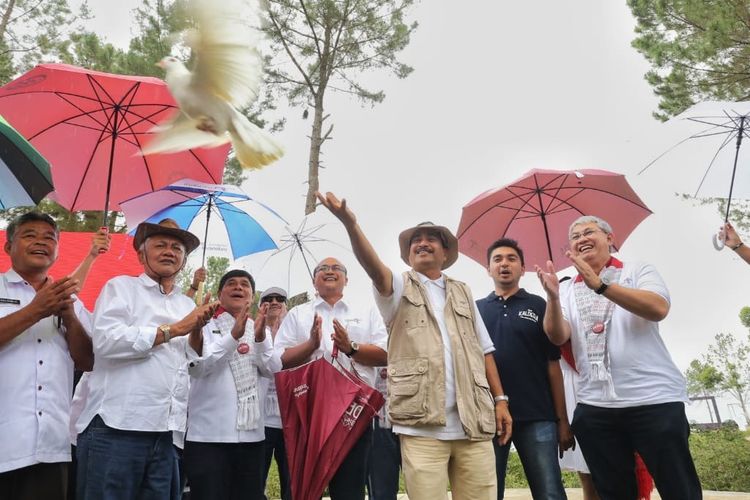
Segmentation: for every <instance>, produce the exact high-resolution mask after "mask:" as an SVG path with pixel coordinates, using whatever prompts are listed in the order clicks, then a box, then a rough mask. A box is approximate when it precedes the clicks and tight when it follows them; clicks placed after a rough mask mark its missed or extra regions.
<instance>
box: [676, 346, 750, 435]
mask: <svg viewBox="0 0 750 500" xmlns="http://www.w3.org/2000/svg"><path fill="white" fill-rule="evenodd" d="M685 376H686V377H687V379H688V390H690V391H692V392H693V393H698V394H703V393H705V392H718V393H726V394H729V395H730V396H731V397H732V398H734V399H735V400H736V401H737V403H739V406H740V408H741V409H742V412H743V415H744V417H745V422H746V425H750V411H749V408H748V397H750V337H748V338H747V339H745V340H741V339H737V338H735V337H734V336H733V335H731V334H728V333H719V334H717V335H716V337H715V338H714V342H713V343H712V344H711V345H709V346H708V351H707V353H706V354H704V355H703V356H702V359H701V360H697V359H696V360H693V361H692V362H691V363H690V368H688V370H687V372H686V373H685Z"/></svg>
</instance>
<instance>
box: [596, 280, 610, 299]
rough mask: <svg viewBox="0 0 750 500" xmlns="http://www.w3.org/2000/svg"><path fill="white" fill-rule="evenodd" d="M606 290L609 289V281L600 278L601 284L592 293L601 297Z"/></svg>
mask: <svg viewBox="0 0 750 500" xmlns="http://www.w3.org/2000/svg"><path fill="white" fill-rule="evenodd" d="M607 288H609V280H608V279H607V278H602V284H601V285H599V288H597V289H596V290H594V293H596V294H597V295H601V294H603V293H604V292H605V291H606V290H607Z"/></svg>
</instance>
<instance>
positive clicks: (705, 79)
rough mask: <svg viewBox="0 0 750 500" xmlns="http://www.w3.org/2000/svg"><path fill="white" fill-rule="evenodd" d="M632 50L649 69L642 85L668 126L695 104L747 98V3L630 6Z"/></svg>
mask: <svg viewBox="0 0 750 500" xmlns="http://www.w3.org/2000/svg"><path fill="white" fill-rule="evenodd" d="M628 5H629V6H630V9H631V11H632V12H633V16H634V17H635V19H636V21H637V26H636V33H637V37H636V38H635V40H634V41H633V47H635V48H636V50H638V51H639V52H640V53H641V54H643V55H644V56H645V57H646V59H647V60H648V61H649V63H651V70H650V71H649V72H648V73H647V74H646V80H647V81H648V83H649V84H650V85H651V86H652V87H653V88H654V92H655V93H656V95H658V96H659V97H660V99H661V100H660V102H659V111H658V112H655V113H654V116H655V117H656V118H658V119H661V120H666V119H668V118H669V117H671V116H674V115H676V114H679V113H680V112H682V111H683V110H685V109H686V108H687V107H689V106H690V105H692V104H693V103H695V102H698V101H702V100H706V99H716V100H747V99H748V98H750V65H749V64H748V61H749V60H750V24H749V23H748V18H750V4H749V3H748V2H747V0H738V1H731V2H727V1H717V0H628Z"/></svg>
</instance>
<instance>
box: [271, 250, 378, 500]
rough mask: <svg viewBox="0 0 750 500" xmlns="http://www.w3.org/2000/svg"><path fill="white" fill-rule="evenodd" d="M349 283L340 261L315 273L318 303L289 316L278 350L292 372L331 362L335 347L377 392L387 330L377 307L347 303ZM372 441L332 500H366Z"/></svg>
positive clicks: (347, 468) (344, 472) (346, 464)
mask: <svg viewBox="0 0 750 500" xmlns="http://www.w3.org/2000/svg"><path fill="white" fill-rule="evenodd" d="M347 282H348V278H347V272H346V268H345V267H344V265H343V264H342V263H341V262H340V261H339V260H337V259H334V258H332V257H328V258H326V259H323V260H322V261H320V263H318V265H317V266H315V270H314V271H313V285H314V286H315V291H316V292H317V295H316V297H315V299H313V300H312V301H311V302H308V303H307V304H302V305H300V306H297V307H295V308H294V309H292V310H291V311H290V312H289V314H287V315H286V318H284V321H283V322H282V324H281V328H279V333H278V335H277V336H276V342H275V349H276V350H277V351H278V352H280V353H282V354H281V362H282V364H283V366H284V368H293V367H295V366H299V365H301V364H304V363H307V362H308V361H311V360H313V359H315V358H319V357H320V356H325V357H326V358H329V359H330V357H331V353H332V351H333V348H334V346H335V347H336V348H337V349H338V351H339V354H338V360H339V362H340V363H341V364H342V365H344V367H346V368H350V369H352V370H353V371H356V372H357V373H358V374H359V375H360V376H361V377H362V379H363V380H364V381H365V382H366V383H368V384H369V385H370V386H374V385H375V368H374V367H375V366H382V365H385V364H386V362H387V355H386V351H385V348H386V339H387V334H386V330H385V325H384V324H383V320H382V318H381V317H380V314H378V311H377V310H376V309H375V308H374V307H372V306H369V307H357V306H355V304H353V303H352V302H350V301H348V300H344V287H345V286H346V284H347ZM371 439H372V430H371V429H368V430H367V431H366V432H365V433H364V434H363V435H362V437H360V438H359V440H358V441H357V443H356V444H355V445H354V447H353V448H352V449H351V451H349V454H348V455H347V456H346V458H345V459H344V461H343V463H342V464H341V466H340V467H339V468H338V470H337V471H336V474H335V475H334V476H333V479H331V481H330V483H329V484H328V490H329V492H330V494H331V499H332V500H337V499H339V500H355V499H358V498H359V499H364V497H365V482H366V481H367V455H368V452H369V447H370V441H371Z"/></svg>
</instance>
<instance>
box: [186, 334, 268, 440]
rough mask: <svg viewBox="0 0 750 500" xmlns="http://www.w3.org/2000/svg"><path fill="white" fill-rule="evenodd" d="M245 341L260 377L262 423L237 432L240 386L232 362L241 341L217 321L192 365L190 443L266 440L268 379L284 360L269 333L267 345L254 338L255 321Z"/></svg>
mask: <svg viewBox="0 0 750 500" xmlns="http://www.w3.org/2000/svg"><path fill="white" fill-rule="evenodd" d="M245 331H246V333H245V336H244V337H243V338H242V339H241V341H242V342H246V343H247V344H248V346H249V347H250V351H249V352H248V353H247V354H243V356H249V357H250V361H251V363H252V364H253V365H254V366H255V367H256V369H257V373H258V375H259V377H258V387H259V390H258V401H259V403H258V404H259V406H260V421H259V423H258V427H256V428H255V429H252V430H247V431H240V430H237V386H236V385H235V382H234V376H233V375H232V369H231V367H230V366H229V360H230V359H231V358H232V355H233V354H234V352H235V351H236V350H237V346H239V344H240V342H239V341H237V340H235V338H234V337H232V335H231V334H230V333H229V332H226V333H224V334H222V332H221V331H220V330H219V328H218V326H217V325H216V323H214V321H213V320H211V321H209V323H208V324H207V325H206V326H205V327H204V328H203V355H202V356H201V357H200V358H199V359H194V360H192V361H191V362H190V363H189V365H188V366H189V368H188V372H189V373H190V398H189V400H188V426H187V427H188V431H187V440H188V441H198V442H202V443H254V442H258V441H263V440H264V439H265V438H266V434H265V426H264V418H263V417H264V413H265V411H264V409H265V398H266V388H267V387H268V380H269V379H270V378H271V377H273V374H274V373H275V372H277V371H279V370H281V359H280V358H279V356H278V355H274V350H273V342H272V341H271V338H270V337H269V336H268V335H267V334H266V338H265V340H264V341H263V342H255V341H254V340H255V339H254V338H253V335H254V334H253V322H252V319H248V322H247V326H246V329H245Z"/></svg>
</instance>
